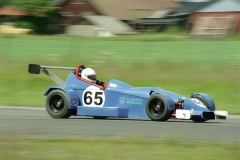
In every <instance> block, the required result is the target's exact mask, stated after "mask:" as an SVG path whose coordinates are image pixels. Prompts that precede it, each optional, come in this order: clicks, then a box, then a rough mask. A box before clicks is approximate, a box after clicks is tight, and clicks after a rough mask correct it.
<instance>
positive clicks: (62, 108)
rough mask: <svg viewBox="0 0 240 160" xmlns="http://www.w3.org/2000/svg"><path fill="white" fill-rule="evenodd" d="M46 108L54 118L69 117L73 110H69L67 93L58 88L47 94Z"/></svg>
mask: <svg viewBox="0 0 240 160" xmlns="http://www.w3.org/2000/svg"><path fill="white" fill-rule="evenodd" d="M46 110H47V113H48V114H49V115H50V116H51V117H52V118H69V117H70V116H71V115H72V113H73V112H72V110H69V100H68V96H67V95H66V93H65V92H64V91H62V90H59V89H56V90H53V91H51V92H50V93H49V94H48V95H47V99H46Z"/></svg>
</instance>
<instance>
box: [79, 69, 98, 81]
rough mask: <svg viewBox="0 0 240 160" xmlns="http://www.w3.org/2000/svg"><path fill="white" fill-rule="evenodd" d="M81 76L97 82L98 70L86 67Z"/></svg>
mask: <svg viewBox="0 0 240 160" xmlns="http://www.w3.org/2000/svg"><path fill="white" fill-rule="evenodd" d="M81 77H82V78H83V79H86V80H88V81H90V82H93V83H96V81H97V75H96V72H95V71H94V70H93V69H92V68H86V69H84V70H83V71H82V73H81Z"/></svg>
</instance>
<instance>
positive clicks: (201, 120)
mask: <svg viewBox="0 0 240 160" xmlns="http://www.w3.org/2000/svg"><path fill="white" fill-rule="evenodd" d="M192 98H196V99H198V100H199V101H201V102H202V103H203V104H204V105H205V106H206V107H207V108H208V109H209V105H208V103H207V101H206V100H205V99H204V98H203V97H202V96H200V95H197V94H195V95H193V96H192ZM192 120H193V121H194V122H205V121H206V120H205V119H202V118H193V119H192Z"/></svg>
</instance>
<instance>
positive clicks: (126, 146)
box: [0, 138, 240, 160]
mask: <svg viewBox="0 0 240 160" xmlns="http://www.w3.org/2000/svg"><path fill="white" fill-rule="evenodd" d="M0 141H1V143H0V159H18V160H32V159H35V160H40V159H45V160H48V159H49V160H62V159H64V160H68V159H69V160H72V159H84V160H96V159H97V160H122V159H124V160H146V159H151V160H166V159H171V160H175V159H177V160H202V159H204V160H226V159H231V160H239V158H240V153H239V149H240V145H239V144H235V143H213V142H212V143H211V142H181V141H179V140H177V139H174V138H169V139H166V140H153V141H149V140H145V139H142V138H140V139H139V138H124V139H122V138H119V139H97V138H87V139H86V138H84V139H83V138H66V139H60V138H56V139H31V138H22V139H20V138H1V139H0Z"/></svg>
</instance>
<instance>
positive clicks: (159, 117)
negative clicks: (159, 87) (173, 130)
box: [146, 94, 172, 121]
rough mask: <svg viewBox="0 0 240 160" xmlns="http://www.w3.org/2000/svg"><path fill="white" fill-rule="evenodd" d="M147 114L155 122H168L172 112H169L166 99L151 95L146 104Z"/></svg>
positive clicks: (158, 95)
mask: <svg viewBox="0 0 240 160" xmlns="http://www.w3.org/2000/svg"><path fill="white" fill-rule="evenodd" d="M146 113H147V115H148V117H149V118H150V119H151V120H153V121H166V120H168V119H169V118H170V116H171V114H172V111H171V110H168V105H167V101H166V99H165V98H164V97H163V96H162V95H160V94H154V95H151V96H150V97H149V99H148V101H147V103H146Z"/></svg>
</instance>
